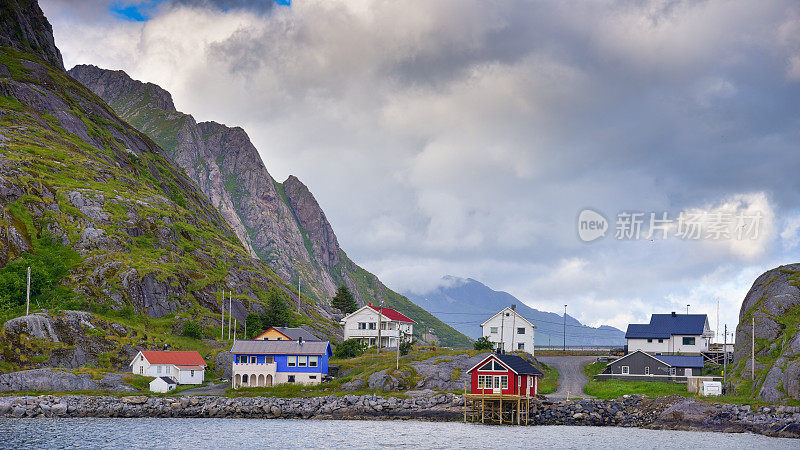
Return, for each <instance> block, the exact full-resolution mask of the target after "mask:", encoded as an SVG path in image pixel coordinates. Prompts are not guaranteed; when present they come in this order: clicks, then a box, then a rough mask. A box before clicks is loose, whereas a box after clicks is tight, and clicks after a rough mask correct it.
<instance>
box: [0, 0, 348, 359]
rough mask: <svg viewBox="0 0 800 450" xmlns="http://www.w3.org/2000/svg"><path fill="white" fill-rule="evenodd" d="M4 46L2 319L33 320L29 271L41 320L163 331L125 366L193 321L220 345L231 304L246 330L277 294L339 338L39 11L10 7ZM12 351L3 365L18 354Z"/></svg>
mask: <svg viewBox="0 0 800 450" xmlns="http://www.w3.org/2000/svg"><path fill="white" fill-rule="evenodd" d="M0 44H2V47H0V317H2V318H3V319H6V318H11V317H15V316H19V315H22V314H24V311H25V306H24V301H25V286H24V272H25V270H26V266H31V268H32V270H33V276H32V281H33V289H32V290H33V292H32V300H31V303H32V305H33V306H34V307H35V308H39V307H41V308H47V309H49V310H50V311H51V312H53V313H54V314H55V313H56V312H58V311H61V310H66V309H81V310H91V311H92V312H94V313H96V315H102V316H104V317H108V318H109V320H111V318H114V317H123V316H124V318H125V320H126V321H127V322H129V323H131V324H134V325H137V326H139V325H140V324H151V325H152V327H156V325H158V328H157V329H158V330H159V332H156V331H155V329H156V328H151V329H145V331H143V332H142V333H138V332H137V333H134V334H131V332H126V333H127V335H126V336H125V339H124V340H121V339H117V340H116V341H114V340H111V341H109V342H114V345H112V346H111V347H110V349H109V350H108V351H107V353H108V354H107V355H106V356H105V357H104V358H105V360H107V359H108V358H109V357H110V358H112V359H118V360H124V358H123V356H124V355H125V354H130V350H131V347H130V345H129V344H131V343H132V342H134V340H135V342H136V343H137V344H136V345H146V346H157V345H162V343H164V342H165V340H166V339H172V336H174V335H177V334H180V332H181V330H182V329H183V325H184V324H185V323H186V322H187V321H193V322H194V323H196V324H199V325H200V327H201V330H202V335H203V336H204V337H205V338H213V337H215V336H218V333H219V332H218V331H215V330H218V329H219V328H218V327H219V324H220V312H221V299H222V295H223V292H233V295H234V299H233V302H232V303H233V308H232V309H233V313H234V317H235V318H236V319H237V320H238V322H239V323H240V324H241V322H242V321H243V320H244V319H245V317H246V315H247V313H248V312H258V311H259V310H261V309H262V305H264V304H265V303H266V296H267V292H268V291H270V290H271V289H277V290H278V291H280V292H282V293H283V296H284V298H285V299H286V300H287V301H288V302H290V303H291V307H292V311H293V312H294V314H295V317H296V318H297V320H298V321H300V322H303V323H306V324H308V325H309V326H312V327H314V328H315V331H316V332H318V333H319V334H321V335H324V336H330V337H331V338H334V339H336V338H337V336H341V329H340V327H339V325H338V323H337V322H336V320H335V319H334V318H333V317H332V315H331V314H329V313H328V312H327V311H325V310H324V309H321V308H319V307H318V306H317V305H316V303H315V302H314V301H312V299H310V298H308V297H305V296H303V297H302V298H301V297H298V296H297V295H296V294H295V293H294V292H293V291H292V289H291V285H289V284H287V283H286V282H285V281H283V280H282V279H281V278H280V277H279V276H278V275H277V274H276V273H275V271H274V270H273V269H272V268H271V267H270V266H269V265H268V264H267V263H265V262H263V261H261V260H259V259H257V258H253V257H252V256H251V254H250V253H249V252H248V249H247V248H246V247H245V246H243V245H242V243H241V242H240V240H239V239H238V237H237V234H236V233H235V232H234V230H232V229H231V227H230V226H229V225H228V223H227V222H226V220H225V218H224V217H223V215H222V214H221V213H220V212H219V211H218V209H217V208H216V207H215V205H214V204H212V202H210V201H209V200H208V198H207V197H206V195H205V194H204V193H203V191H201V190H200V188H199V187H198V186H197V184H196V183H195V182H194V181H193V180H192V179H190V178H189V177H187V176H186V174H185V173H184V171H183V169H182V168H180V167H179V166H177V165H175V163H174V162H173V160H172V159H171V158H170V155H169V154H167V153H166V152H165V151H164V150H163V149H162V148H161V147H160V146H159V145H158V144H157V143H155V142H154V141H153V140H152V139H150V138H149V137H148V136H147V135H146V134H144V133H141V132H140V131H138V130H137V129H135V128H133V127H132V126H130V125H129V124H128V123H127V122H126V121H125V120H123V119H121V118H120V117H119V116H118V115H117V114H116V113H115V112H114V110H113V109H112V108H111V107H109V106H108V105H107V104H106V103H105V102H104V101H103V100H102V99H101V98H100V97H98V96H97V95H95V94H94V93H92V92H91V91H89V90H88V89H87V88H86V87H84V86H83V85H82V84H80V83H79V82H77V81H76V80H75V79H74V78H72V77H71V76H70V75H69V74H67V73H66V72H65V71H64V68H63V67H62V63H61V56H60V54H59V52H58V49H57V48H56V47H55V44H54V41H53V37H52V29H51V27H50V24H49V23H48V22H47V19H46V18H45V17H44V15H43V14H42V11H41V9H40V8H39V6H38V4H37V2H35V1H29V0H0ZM133 318H136V319H135V320H134V319H133ZM155 319H158V320H155ZM115 320H116V319H115ZM120 320H122V319H120ZM86 323H90V322H89V321H87V322H86ZM87 326H88V325H87ZM123 329H124V328H123ZM161 330H168V331H165V332H162V331H161ZM77 331H79V332H82V329H81V328H80V327H79V328H78V330H77ZM100 333H101V331H98V332H97V334H98V335H99V334H100ZM84 334H85V333H84ZM6 337H8V336H7V335H6ZM8 342H9V341H8V340H7V339H5V338H3V339H0V350H2V357H3V358H6V361H8V358H16V356H15V355H19V354H20V349H19V348H17V349H16V350H12V349H10V348H9V347H7V346H6V345H7V344H8ZM37 342H38V341H35V342H34V343H33V344H31V342H28V341H25V340H24V339H23V340H21V341H18V344H19V345H24V346H26V348H28V349H30V348H32V347H31V345H34V347H36V346H43V345H45V344H44V343H41V342H38V343H37ZM47 345H50V344H47ZM54 345H55V344H54ZM65 345H66V346H67V347H64V346H65ZM187 345H188V344H187ZM192 345H194V344H192ZM57 346H59V347H58V349H59V351H66V352H72V354H73V355H74V354H77V353H85V352H86V351H87V350H86V349H85V348H81V347H80V346H76V345H72V344H70V345H68V344H66V343H63V342H61V343H58V345H57ZM53 350H54V349H53V348H49V347H48V348H45V349H44V350H43V353H42V354H41V355H40V356H41V358H42V359H41V360H40V361H39V362H40V363H46V362H47V361H48V358H50V357H51V353H52V351H53ZM104 352H105V350H104ZM62 353H63V352H62ZM121 355H123V356H121ZM91 356H92V357H93V358H95V359H97V358H98V357H99V356H100V355H98V354H96V353H95V354H93V355H91ZM67 359H69V358H67ZM73 359H74V358H73ZM0 363H2V361H0Z"/></svg>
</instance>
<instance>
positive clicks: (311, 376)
mask: <svg viewBox="0 0 800 450" xmlns="http://www.w3.org/2000/svg"><path fill="white" fill-rule="evenodd" d="M308 379H309V380H316V379H317V376H316V375H310V376H309V377H308Z"/></svg>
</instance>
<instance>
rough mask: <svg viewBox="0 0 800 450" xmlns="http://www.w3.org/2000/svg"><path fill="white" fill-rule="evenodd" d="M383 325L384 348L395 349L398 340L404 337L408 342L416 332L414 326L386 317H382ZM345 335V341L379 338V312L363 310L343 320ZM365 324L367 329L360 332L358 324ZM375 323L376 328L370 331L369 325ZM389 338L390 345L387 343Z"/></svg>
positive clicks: (368, 309) (369, 309) (370, 309)
mask: <svg viewBox="0 0 800 450" xmlns="http://www.w3.org/2000/svg"><path fill="white" fill-rule="evenodd" d="M381 319H382V320H381V323H382V324H384V327H385V329H382V330H381V340H382V341H384V346H388V347H394V346H396V345H397V343H398V338H399V337H400V336H402V335H404V336H405V339H406V340H408V339H410V338H411V335H412V333H413V332H414V327H413V325H414V324H411V323H405V322H398V321H394V320H389V319H387V318H386V316H383V315H382V316H381ZM343 321H344V325H343V329H342V331H343V334H344V339H345V340H347V339H359V338H375V339H376V342H377V338H378V312H377V311H375V310H373V309H372V308H363V309H361V310H359V311H356V312H354V313H353V314H352V315H350V316H348V317H346V318H345V319H343ZM359 322H363V323H366V324H367V329H365V330H359V329H358V324H359ZM370 323H374V324H375V328H374V329H369V324H370ZM387 338H388V343H387Z"/></svg>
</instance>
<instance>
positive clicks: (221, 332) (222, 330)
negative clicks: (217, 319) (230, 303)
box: [219, 291, 225, 341]
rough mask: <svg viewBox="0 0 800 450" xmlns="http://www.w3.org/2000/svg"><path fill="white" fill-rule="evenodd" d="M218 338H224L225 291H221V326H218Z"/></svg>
mask: <svg viewBox="0 0 800 450" xmlns="http://www.w3.org/2000/svg"><path fill="white" fill-rule="evenodd" d="M219 334H220V336H219V339H220V340H222V341H224V340H225V291H222V328H220V332H219Z"/></svg>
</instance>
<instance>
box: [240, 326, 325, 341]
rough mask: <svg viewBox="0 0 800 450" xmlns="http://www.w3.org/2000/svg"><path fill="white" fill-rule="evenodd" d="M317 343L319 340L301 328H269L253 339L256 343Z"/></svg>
mask: <svg viewBox="0 0 800 450" xmlns="http://www.w3.org/2000/svg"><path fill="white" fill-rule="evenodd" d="M298 339H302V340H304V341H319V340H320V339H319V338H318V337H316V336H314V335H313V334H311V333H310V332H309V331H307V330H305V329H303V328H292V327H269V328H267V329H266V330H264V331H263V332H262V333H260V334H259V335H258V336H256V337H254V338H253V340H256V341H296V340H298Z"/></svg>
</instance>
